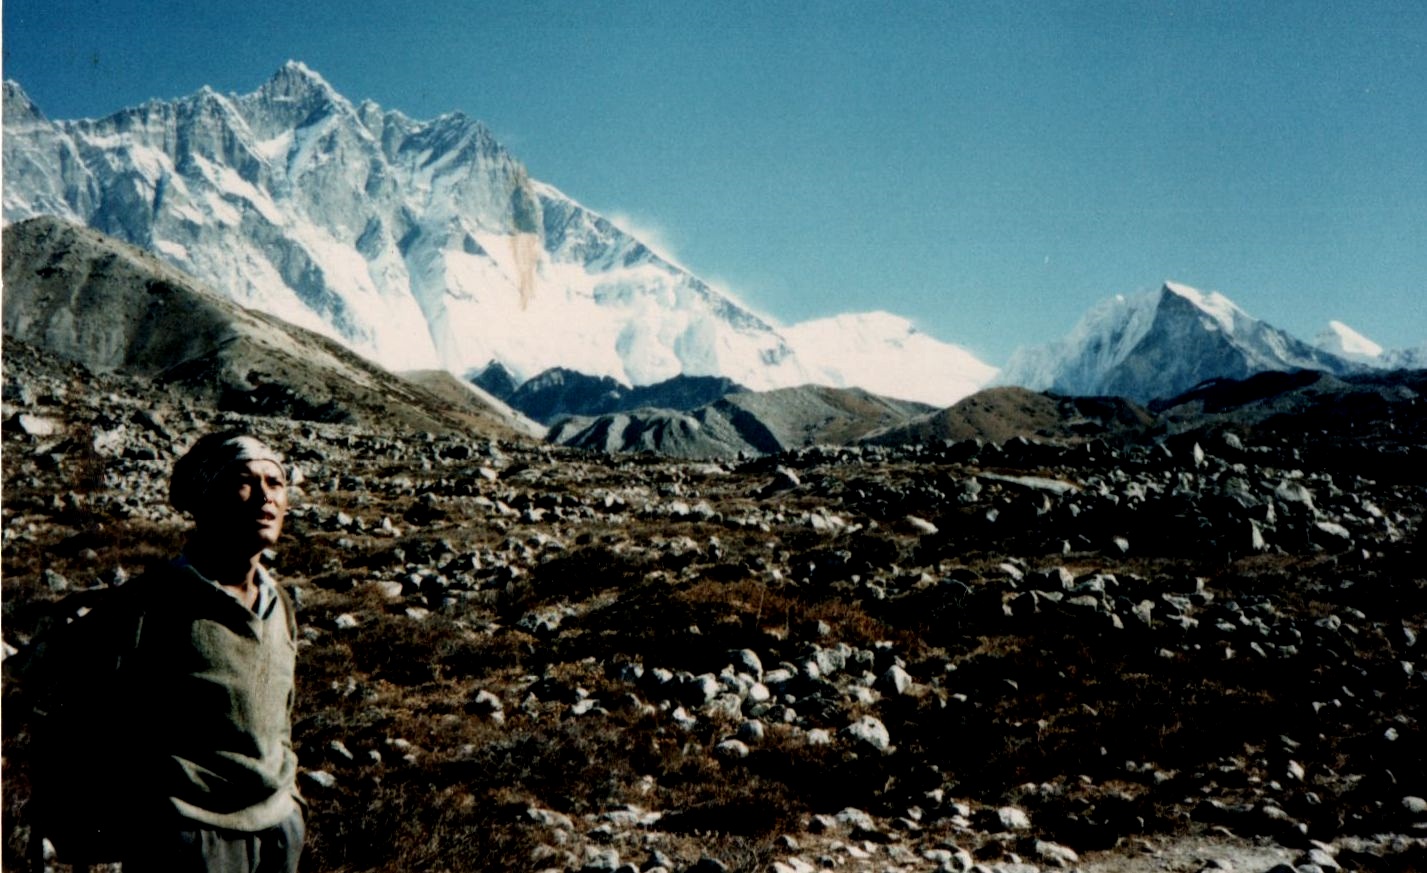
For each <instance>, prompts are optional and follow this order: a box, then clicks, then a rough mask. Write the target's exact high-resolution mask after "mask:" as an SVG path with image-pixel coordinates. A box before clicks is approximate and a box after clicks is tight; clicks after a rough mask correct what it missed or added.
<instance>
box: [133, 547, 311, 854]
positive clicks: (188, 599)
mask: <svg viewBox="0 0 1427 873" xmlns="http://www.w3.org/2000/svg"><path fill="white" fill-rule="evenodd" d="M154 575H155V576H156V577H157V578H148V579H144V580H142V581H143V582H144V583H146V584H148V585H149V586H151V587H150V588H149V589H148V595H147V597H146V600H147V601H148V604H149V606H148V608H147V609H146V610H144V617H143V620H142V623H141V625H140V627H139V628H138V629H137V630H138V633H139V637H138V648H137V651H136V652H135V653H134V654H133V655H132V656H131V659H130V663H129V664H127V665H125V668H126V669H124V670H123V671H122V672H123V674H124V675H125V676H126V686H127V688H128V693H129V695H131V697H132V699H133V700H134V701H135V703H136V704H137V705H136V706H135V707H134V710H133V715H132V718H133V722H134V727H135V729H136V733H135V735H134V737H133V743H134V746H135V748H134V752H135V753H136V756H135V764H136V765H138V772H137V773H136V779H138V780H140V781H139V784H138V785H137V786H136V788H137V789H138V790H139V791H140V792H142V793H143V794H144V795H145V796H146V797H147V798H149V799H150V800H152V801H154V802H156V803H158V804H159V806H160V808H162V809H165V810H169V811H172V812H173V813H176V814H177V815H178V816H180V817H181V818H183V819H187V820H189V821H192V822H196V823H198V824H200V825H204V826H209V827H217V828H227V829H231V830H237V831H249V832H251V831H258V830H262V829H264V828H268V827H272V826H274V825H276V824H277V823H279V822H280V821H282V820H283V819H284V818H286V817H287V816H288V815H290V814H291V813H292V812H293V810H294V808H295V803H296V800H297V789H296V774H297V758H296V756H295V755H294V754H293V750H292V727H291V724H292V722H291V719H292V699H293V669H294V666H295V664H296V654H297V643H296V639H295V634H294V630H295V623H294V620H293V615H292V611H291V610H292V607H291V603H290V602H289V601H288V599H287V598H286V597H285V596H279V597H276V598H275V599H274V602H273V603H272V605H271V608H270V609H269V610H268V612H267V614H266V615H265V616H259V615H257V614H255V613H254V612H253V611H252V610H250V609H248V608H247V607H245V606H244V605H243V604H241V603H239V602H238V601H237V600H236V599H235V598H234V597H232V596H230V595H229V594H227V593H226V592H224V591H223V590H222V589H220V588H218V587H217V586H215V585H214V584H213V583H211V582H209V581H208V580H206V579H204V578H203V577H202V576H201V575H199V574H198V572H197V571H196V570H194V569H193V568H192V567H188V566H183V565H175V566H170V567H167V568H164V569H161V570H156V571H154ZM135 581H136V582H138V581H140V580H135Z"/></svg>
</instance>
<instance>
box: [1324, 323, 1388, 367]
mask: <svg viewBox="0 0 1427 873" xmlns="http://www.w3.org/2000/svg"><path fill="white" fill-rule="evenodd" d="M1314 344H1315V345H1317V346H1318V348H1320V349H1323V350H1324V351H1326V352H1331V353H1332V354H1335V355H1340V356H1342V357H1345V358H1348V359H1349V360H1354V361H1373V360H1376V359H1377V358H1380V357H1382V354H1383V347H1382V346H1380V345H1378V344H1377V343H1375V342H1373V341H1372V340H1370V339H1368V338H1367V337H1365V336H1363V335H1362V334H1360V333H1358V332H1357V331H1356V330H1353V329H1352V328H1351V327H1348V326H1347V325H1346V324H1344V323H1343V322H1341V321H1330V322H1328V327H1327V328H1325V329H1324V330H1323V331H1322V332H1321V333H1319V334H1318V336H1317V337H1315V338H1314Z"/></svg>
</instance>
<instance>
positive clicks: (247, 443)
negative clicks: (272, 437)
mask: <svg viewBox="0 0 1427 873" xmlns="http://www.w3.org/2000/svg"><path fill="white" fill-rule="evenodd" d="M169 503H171V504H172V505H173V507H174V508H175V509H177V510H179V511H180V512H186V513H188V514H189V515H191V516H193V520H194V522H195V523H196V524H197V527H198V533H199V534H200V535H203V536H205V537H210V538H215V539H222V540H224V541H225V543H226V545H228V546H229V547H231V548H235V549H238V548H242V549H246V548H251V549H252V550H253V554H256V553H258V552H260V551H262V550H263V549H265V548H267V547H269V546H271V545H273V544H275V543H276V542H277V540H278V537H279V536H281V534H282V523H283V519H284V518H285V517H286V516H287V473H286V471H285V468H284V466H283V461H282V457H281V456H280V455H278V453H277V452H275V451H273V450H272V449H271V448H269V447H268V446H267V445H266V444H265V443H263V442H262V441H261V440H259V439H257V438H256V437H254V436H250V435H248V434H244V433H240V432H237V431H227V432H224V433H213V434H208V435H207V436H205V437H202V438H201V439H199V440H198V442H196V443H194V444H193V448H191V449H189V450H188V453H187V454H185V455H184V456H183V457H182V458H179V459H178V463H176V464H174V466H173V478H172V480H171V481H170V483H169Z"/></svg>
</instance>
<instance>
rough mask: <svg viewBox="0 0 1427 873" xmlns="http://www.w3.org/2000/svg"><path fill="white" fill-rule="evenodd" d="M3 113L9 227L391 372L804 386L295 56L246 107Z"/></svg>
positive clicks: (745, 315)
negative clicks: (159, 267)
mask: <svg viewBox="0 0 1427 873" xmlns="http://www.w3.org/2000/svg"><path fill="white" fill-rule="evenodd" d="M5 112H6V117H5V124H6V136H5V138H4V157H5V165H4V166H5V180H4V182H5V184H4V193H5V203H4V214H5V220H6V221H18V220H21V219H24V218H27V217H30V216H33V215H39V214H52V215H57V216H59V217H61V218H64V219H67V220H70V221H73V222H76V223H79V224H87V225H90V226H93V227H95V228H96V229H99V230H102V231H104V232H107V233H110V234H112V235H114V236H117V237H119V238H121V239H123V240H125V241H128V242H131V243H134V244H136V245H139V246H141V247H144V248H148V249H149V250H151V251H153V252H155V253H156V254H157V255H159V256H160V257H162V258H164V259H166V260H168V261H169V262H170V263H172V264H174V265H175V266H177V267H179V268H180V269H182V270H184V271H186V272H188V273H191V274H193V275H195V276H197V277H198V278H200V279H201V280H203V281H205V282H206V283H208V284H210V285H212V286H213V287H215V288H217V289H220V290H221V291H222V292H223V293H225V294H227V295H228V296H230V297H231V298H232V299H234V300H235V301H237V302H239V303H241V304H243V305H245V306H250V307H254V308H258V309H261V310H264V311H266V312H269V313H271V314H273V315H276V316H278V317H280V318H283V319H285V320H287V321H290V322H293V323H295V324H298V325H301V326H304V327H308V328H311V329H314V330H317V331H319V332H321V333H324V334H326V335H328V336H332V337H334V338H336V339H339V340H341V341H343V342H344V343H346V344H347V345H348V346H350V347H352V348H353V349H354V350H356V351H358V352H360V353H362V354H364V355H367V356H368V357H371V358H373V359H375V360H376V361H378V362H380V363H382V364H384V365H385V366H387V367H390V368H392V369H417V368H431V367H441V368H445V369H448V370H451V371H453V372H464V371H468V370H470V369H472V368H475V367H482V366H485V365H486V364H487V363H489V362H491V361H498V362H500V363H501V364H503V365H504V366H505V367H506V368H507V369H508V370H509V371H510V372H511V373H512V374H514V375H515V376H516V377H517V378H527V377H529V376H533V375H535V374H536V373H538V372H541V371H543V370H545V369H548V368H549V367H551V366H566V367H570V368H572V369H577V370H580V371H582V372H586V373H590V374H592V375H606V376H611V377H613V378H616V379H619V380H620V381H622V382H626V383H631V384H647V383H650V382H657V381H660V380H663V379H667V378H670V377H672V376H676V375H679V374H687V375H722V376H727V377H729V378H732V379H734V380H736V381H737V382H739V383H741V384H744V385H747V386H749V387H752V388H772V387H778V386H783V385H791V384H798V383H801V382H805V381H808V379H809V378H810V376H811V373H810V372H809V371H808V369H807V368H805V367H804V366H803V365H802V363H801V362H800V361H799V359H798V357H797V355H796V354H795V352H794V351H793V349H792V348H791V347H790V346H789V345H788V343H787V342H786V341H785V340H784V338H783V337H782V336H781V335H780V334H779V333H778V331H777V330H776V329H775V328H774V327H773V326H772V325H770V324H768V323H766V322H765V321H763V320H762V319H760V318H758V317H757V316H755V315H754V314H753V313H751V312H749V311H747V310H745V309H743V308H742V307H740V306H739V305H737V304H736V303H734V302H733V301H731V300H729V299H727V298H726V297H724V296H722V295H720V294H718V293H717V292H715V291H714V290H712V289H711V288H710V287H709V286H708V285H707V284H706V283H704V282H703V281H702V280H700V279H699V278H698V277H696V276H693V275H691V274H689V273H688V272H687V271H685V270H683V269H681V268H679V267H678V266H676V265H673V264H670V263H668V262H666V261H664V260H662V259H661V258H659V257H658V256H656V255H655V254H654V253H653V252H652V251H650V249H649V248H648V247H646V246H645V245H643V244H642V243H640V242H639V241H638V240H637V239H635V238H634V237H632V236H630V235H629V234H627V233H625V232H623V231H622V230H620V229H619V228H618V227H616V226H615V225H613V224H612V223H611V222H609V221H608V220H607V219H605V218H603V217H602V216H599V215H597V214H595V213H593V212H591V211H590V210H588V209H586V208H584V207H583V206H581V205H580V204H578V203H575V202H574V201H573V200H570V199H569V198H568V197H566V196H565V195H563V194H562V193H561V192H560V191H558V190H557V189H555V188H554V187H552V186H550V185H546V184H543V183H540V182H537V181H535V180H532V179H530V178H529V176H528V175H527V173H526V170H525V168H524V166H523V165H521V164H520V162H519V161H518V160H516V159H515V158H514V157H513V156H512V155H511V154H510V153H509V152H507V151H506V150H505V149H504V148H503V147H502V146H501V145H500V144H499V143H498V142H496V141H495V139H494V138H493V137H492V136H491V135H490V133H489V131H488V130H486V129H485V127H483V126H482V125H481V124H479V123H478V122H476V121H474V120H472V119H470V118H467V117H466V116H464V115H461V114H459V113H453V114H449V115H444V116H441V117H439V118H436V119H434V120H431V121H414V120H412V119H409V118H407V117H405V116H404V115H402V114H400V113H398V112H391V111H384V110H382V109H381V108H380V107H378V106H377V105H376V104H374V103H371V102H365V103H363V104H361V105H360V106H359V107H356V106H353V105H352V104H351V103H350V102H348V101H347V100H346V99H345V98H343V97H342V96H341V95H339V94H337V93H336V92H335V91H334V90H333V89H332V87H331V86H330V85H329V84H328V83H327V82H326V81H325V80H324V79H322V77H321V76H319V75H318V74H317V73H315V72H313V71H312V70H310V69H309V68H307V67H306V66H304V65H302V64H300V63H295V62H289V63H288V64H287V65H285V66H284V67H283V68H282V69H281V70H279V71H278V72H277V74H276V75H275V76H274V77H273V78H272V80H271V81H269V82H268V83H266V84H264V85H263V86H262V87H261V88H259V89H258V90H257V91H255V92H253V93H250V94H244V95H221V94H218V93H216V92H214V91H212V90H209V89H204V90H202V91H200V92H199V93H197V94H195V95H192V96H190V97H186V98H182V99H179V100H176V101H172V102H163V101H151V102H149V103H146V104H144V105H142V106H138V107H134V108H131V109H126V110H123V111H121V112H118V113H116V114H114V115H112V116H109V117H108V118H104V119H100V120H81V121H59V122H50V121H48V120H46V119H45V118H44V116H43V115H41V114H40V112H39V110H38V109H36V108H35V107H34V106H33V104H32V103H31V102H30V101H29V99H28V98H27V97H26V96H25V94H24V92H23V90H21V89H20V87H19V86H18V85H16V84H15V83H6V85H5Z"/></svg>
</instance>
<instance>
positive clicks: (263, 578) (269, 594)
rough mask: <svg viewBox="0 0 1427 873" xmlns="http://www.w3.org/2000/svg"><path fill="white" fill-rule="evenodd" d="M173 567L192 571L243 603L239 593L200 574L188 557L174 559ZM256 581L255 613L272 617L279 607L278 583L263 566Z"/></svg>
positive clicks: (180, 556) (259, 615) (260, 566)
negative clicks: (276, 607)
mask: <svg viewBox="0 0 1427 873" xmlns="http://www.w3.org/2000/svg"><path fill="white" fill-rule="evenodd" d="M173 565H174V566H175V567H178V568H180V569H185V568H186V569H188V570H190V571H192V572H193V574H194V575H195V576H197V577H198V578H200V579H202V580H203V581H204V582H207V583H208V584H209V585H212V586H213V587H214V588H217V589H218V590H219V591H222V592H223V593H224V594H226V595H228V596H229V597H231V598H233V599H234V600H236V601H237V602H238V603H240V604H241V603H243V600H242V597H241V596H239V594H238V592H236V591H234V590H233V589H231V588H228V587H226V586H223V585H219V584H218V583H217V582H215V581H213V580H212V579H209V578H208V577H207V576H205V575H203V574H202V573H200V572H198V568H197V567H195V566H193V562H192V561H190V560H188V556H187V555H179V556H178V557H177V558H175V559H174V561H173ZM254 581H255V582H256V583H257V586H258V599H257V600H255V601H253V612H254V613H255V614H257V616H258V617H259V618H263V619H266V618H267V617H268V616H270V615H272V612H273V607H275V606H277V583H276V582H274V581H273V577H272V576H271V575H270V574H269V573H268V571H267V568H266V567H264V566H263V565H261V564H259V565H258V572H257V575H256V576H255V577H254ZM244 607H245V608H246V604H244Z"/></svg>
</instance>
